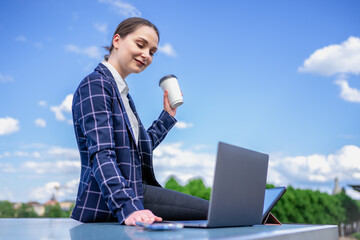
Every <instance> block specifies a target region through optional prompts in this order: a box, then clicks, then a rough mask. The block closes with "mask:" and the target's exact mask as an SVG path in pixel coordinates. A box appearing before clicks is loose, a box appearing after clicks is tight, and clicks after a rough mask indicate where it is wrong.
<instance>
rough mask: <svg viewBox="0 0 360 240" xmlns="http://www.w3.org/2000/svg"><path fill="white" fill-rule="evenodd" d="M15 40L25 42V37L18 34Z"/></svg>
mask: <svg viewBox="0 0 360 240" xmlns="http://www.w3.org/2000/svg"><path fill="white" fill-rule="evenodd" d="M15 40H16V41H19V42H26V37H24V36H23V35H20V36H17V37H16V38H15Z"/></svg>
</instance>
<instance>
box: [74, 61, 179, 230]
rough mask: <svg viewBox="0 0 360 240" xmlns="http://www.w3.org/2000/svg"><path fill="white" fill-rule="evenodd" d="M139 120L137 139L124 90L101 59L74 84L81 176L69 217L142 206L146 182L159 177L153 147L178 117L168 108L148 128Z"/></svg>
mask: <svg viewBox="0 0 360 240" xmlns="http://www.w3.org/2000/svg"><path fill="white" fill-rule="evenodd" d="M128 98H129V102H130V106H131V108H132V110H133V111H134V113H135V116H136V117H137V119H138V121H139V141H138V145H136V144H135V140H134V135H133V133H132V131H131V125H130V122H129V118H128V115H127V113H126V111H125V107H124V104H123V102H122V99H121V95H120V93H119V91H118V88H117V86H116V82H115V80H114V79H113V77H112V75H111V73H110V71H109V70H108V69H107V68H106V67H105V66H104V65H103V64H101V63H100V64H99V65H98V66H97V68H95V70H94V72H93V73H91V74H90V75H88V76H87V77H86V78H84V79H83V80H82V81H81V83H80V85H79V87H78V88H77V89H76V91H75V93H74V98H73V104H72V113H73V122H74V129H75V135H76V140H77V144H78V148H79V151H80V158H81V175H80V184H79V189H78V195H77V199H76V204H75V207H74V210H73V212H72V215H71V217H72V218H73V219H76V220H78V221H81V222H104V221H119V222H120V223H122V222H123V221H124V220H125V219H126V217H127V216H129V215H130V214H131V213H132V212H134V211H137V210H142V209H144V206H143V190H142V182H146V183H147V184H150V185H154V186H160V185H159V183H158V182H157V181H156V179H155V176H154V172H153V166H152V152H153V150H154V149H155V148H156V146H158V145H159V143H160V142H161V141H162V140H163V139H164V138H165V136H166V134H167V133H168V131H169V130H170V129H171V128H172V127H173V126H174V125H175V123H176V120H175V118H173V117H172V116H171V115H170V114H169V113H167V112H166V111H162V112H161V114H160V116H159V118H158V119H157V120H156V121H154V122H153V124H152V126H151V127H150V128H149V129H148V130H146V129H145V128H144V127H143V125H142V123H141V121H140V119H139V117H138V115H137V113H136V109H135V105H134V102H133V100H132V98H131V97H130V95H128Z"/></svg>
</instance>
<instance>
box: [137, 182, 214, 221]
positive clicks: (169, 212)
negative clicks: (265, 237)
mask: <svg viewBox="0 0 360 240" xmlns="http://www.w3.org/2000/svg"><path fill="white" fill-rule="evenodd" d="M143 189H144V207H145V209H149V210H150V211H152V212H153V213H154V214H155V215H156V216H158V217H162V219H163V220H206V219H207V214H208V209H209V201H207V200H204V199H202V198H198V197H194V196H191V195H188V194H185V193H180V192H176V191H173V190H169V189H165V188H161V187H155V186H151V185H146V184H143Z"/></svg>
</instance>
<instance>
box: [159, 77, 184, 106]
mask: <svg viewBox="0 0 360 240" xmlns="http://www.w3.org/2000/svg"><path fill="white" fill-rule="evenodd" d="M159 86H160V87H161V88H162V90H163V91H164V92H165V90H168V94H169V95H168V98H169V102H170V105H171V107H172V108H177V107H178V106H180V105H181V104H183V103H184V99H183V97H182V93H181V90H180V86H179V83H178V80H177V77H176V76H174V75H172V74H170V75H166V76H165V77H163V78H161V79H160V82H159Z"/></svg>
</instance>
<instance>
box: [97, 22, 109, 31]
mask: <svg viewBox="0 0 360 240" xmlns="http://www.w3.org/2000/svg"><path fill="white" fill-rule="evenodd" d="M94 27H95V29H96V30H98V31H99V32H102V33H107V30H108V29H107V28H108V25H107V24H106V23H103V24H101V23H94Z"/></svg>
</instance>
